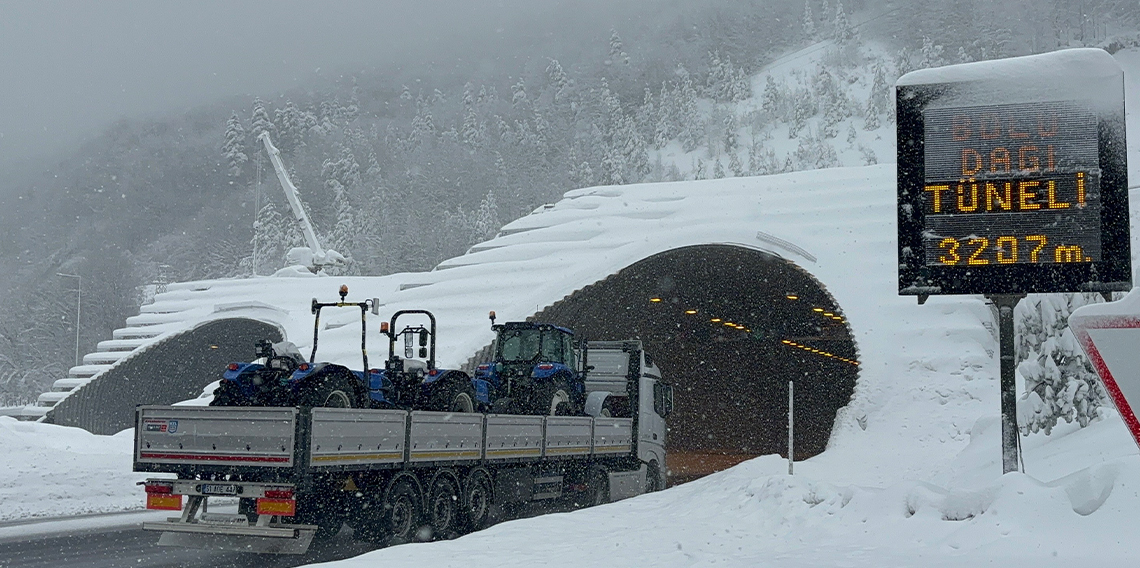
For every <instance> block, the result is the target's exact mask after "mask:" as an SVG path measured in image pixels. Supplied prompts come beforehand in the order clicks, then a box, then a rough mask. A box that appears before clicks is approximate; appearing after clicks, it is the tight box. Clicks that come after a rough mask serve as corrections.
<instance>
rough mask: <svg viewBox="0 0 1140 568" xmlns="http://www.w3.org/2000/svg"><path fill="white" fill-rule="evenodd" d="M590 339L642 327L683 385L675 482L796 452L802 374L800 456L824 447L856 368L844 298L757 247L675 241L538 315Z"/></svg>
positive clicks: (657, 357)
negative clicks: (791, 401)
mask: <svg viewBox="0 0 1140 568" xmlns="http://www.w3.org/2000/svg"><path fill="white" fill-rule="evenodd" d="M532 319H534V320H535V321H546V322H552V323H558V324H561V325H565V326H567V327H569V328H571V329H573V330H575V332H576V333H577V334H578V336H579V337H585V338H587V339H590V340H620V339H630V338H636V339H640V340H641V341H642V342H643V344H644V346H645V350H646V352H647V353H648V354H649V355H650V356H651V357H652V358H653V359H654V361H655V362H656V363H657V365H658V367H660V369H661V372H662V374H663V375H664V377H665V379H666V380H668V381H669V382H671V383H672V384H673V385H674V387H675V388H674V390H675V409H674V412H673V414H672V415H671V416H669V418H668V420H667V422H668V425H669V440H668V447H669V457H668V464H667V467H668V469H669V472H670V483H683V482H685V481H689V480H692V479H695V478H697V477H701V476H703V475H707V474H709V473H713V472H715V471H719V470H722V469H725V468H727V467H730V466H732V465H735V464H736V463H739V462H741V461H744V460H746V459H748V458H751V457H755V456H759V455H765V454H774V453H778V454H781V455H784V456H786V455H787V446H788V444H787V399H788V381H789V380H794V381H795V388H794V391H793V392H794V395H795V396H794V398H795V415H796V423H795V458H796V459H797V460H798V459H805V458H808V457H811V456H814V455H816V454H819V453H820V452H822V451H823V450H824V449H825V447H826V445H827V441H828V439H829V437H830V435H831V428H832V423H833V422H834V420H835V413H836V411H837V410H838V409H839V408H841V407H843V406H844V405H846V404H847V402H848V401H849V400H850V398H851V394H852V392H853V390H854V386H855V380H856V377H857V374H858V361H857V352H856V347H855V344H854V342H853V340H852V338H851V334H850V331H849V328H848V325H847V321H846V318H845V316H844V315H843V313H842V311H841V308H840V307H839V306H838V305H837V304H836V302H835V301H834V299H833V298H832V297H831V295H830V294H829V293H828V292H827V290H825V289H824V288H823V286H822V285H821V284H820V283H819V282H818V281H816V280H815V278H814V277H812V276H811V275H810V274H809V273H807V272H806V271H804V270H803V269H802V268H799V267H798V266H796V265H795V264H793V263H791V262H789V261H786V260H784V259H781V258H779V257H776V256H773V255H771V254H767V253H763V252H760V251H756V250H752V249H748V248H744V247H739V246H731V245H700V246H691V247H685V248H679V249H674V250H670V251H666V252H663V253H660V254H657V255H655V256H652V257H650V258H647V259H645V260H642V261H640V262H638V263H636V264H633V265H631V266H629V267H627V268H625V269H623V270H622V271H620V272H618V273H617V274H615V275H613V276H610V277H609V278H607V279H605V280H602V281H600V282H598V283H596V284H593V285H591V286H588V287H586V288H583V289H582V290H580V291H578V292H576V293H574V294H573V295H571V296H568V297H567V298H565V299H563V300H562V301H560V302H558V303H556V304H553V305H552V306H550V307H549V308H547V309H545V310H543V311H542V312H540V313H538V314H536V315H535V316H533V318H532Z"/></svg>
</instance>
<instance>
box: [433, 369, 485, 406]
mask: <svg viewBox="0 0 1140 568" xmlns="http://www.w3.org/2000/svg"><path fill="white" fill-rule="evenodd" d="M444 381H446V382H444ZM440 383H441V384H439V385H438V386H436V388H435V389H434V390H433V391H432V393H431V398H430V399H429V400H428V408H427V409H428V410H435V411H439V412H475V388H474V387H472V386H471V379H469V378H467V376H466V375H458V376H451V377H444V378H442V379H440Z"/></svg>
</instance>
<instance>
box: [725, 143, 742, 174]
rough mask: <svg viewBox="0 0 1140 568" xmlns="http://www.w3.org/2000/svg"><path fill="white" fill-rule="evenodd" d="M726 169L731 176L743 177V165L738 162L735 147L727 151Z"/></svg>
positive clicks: (738, 157) (738, 156) (738, 158)
mask: <svg viewBox="0 0 1140 568" xmlns="http://www.w3.org/2000/svg"><path fill="white" fill-rule="evenodd" d="M728 171H729V172H730V173H732V177H744V166H743V165H742V164H741V163H740V155H739V154H737V152H736V149H735V148H734V149H733V150H732V151H731V152H729V153H728Z"/></svg>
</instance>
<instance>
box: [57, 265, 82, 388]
mask: <svg viewBox="0 0 1140 568" xmlns="http://www.w3.org/2000/svg"><path fill="white" fill-rule="evenodd" d="M55 275H56V276H63V277H64V278H75V279H78V280H79V288H78V289H77V290H76V294H75V366H76V367H78V366H79V318H80V316H82V314H83V277H82V276H80V275H78V274H64V273H62V272H56V273H55Z"/></svg>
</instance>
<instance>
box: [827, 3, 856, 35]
mask: <svg viewBox="0 0 1140 568" xmlns="http://www.w3.org/2000/svg"><path fill="white" fill-rule="evenodd" d="M856 35H857V34H856V32H855V28H854V27H852V26H851V22H850V21H849V20H848V19H847V12H845V11H844V10H843V0H838V1H837V2H836V3H835V26H834V29H833V30H832V37H834V38H835V42H836V43H838V44H840V45H846V44H848V43H851V42H853V41H855V39H856Z"/></svg>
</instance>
